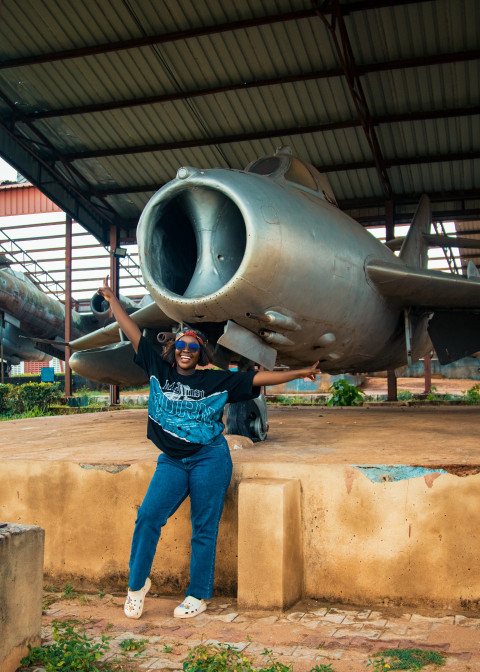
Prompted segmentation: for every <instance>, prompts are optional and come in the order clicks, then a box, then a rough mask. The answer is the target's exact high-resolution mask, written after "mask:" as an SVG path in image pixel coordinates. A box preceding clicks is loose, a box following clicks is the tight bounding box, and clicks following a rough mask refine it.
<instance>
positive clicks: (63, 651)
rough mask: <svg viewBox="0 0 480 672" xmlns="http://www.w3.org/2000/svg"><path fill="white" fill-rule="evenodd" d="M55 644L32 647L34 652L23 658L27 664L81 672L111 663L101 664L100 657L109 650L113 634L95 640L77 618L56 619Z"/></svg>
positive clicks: (95, 671) (91, 671) (92, 671)
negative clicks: (98, 662)
mask: <svg viewBox="0 0 480 672" xmlns="http://www.w3.org/2000/svg"><path fill="white" fill-rule="evenodd" d="M52 625H53V639H54V643H53V644H48V645H47V646H42V647H40V646H37V647H35V648H32V647H31V646H29V647H28V648H29V649H30V653H29V654H28V656H26V657H25V658H22V660H21V661H20V663H21V664H22V665H24V666H30V665H32V664H37V665H42V666H43V667H45V670H46V672H55V671H56V670H72V671H73V670H78V671H79V672H80V671H81V672H100V669H102V670H106V669H109V668H108V666H105V665H101V667H98V666H97V661H98V659H99V658H100V657H101V656H102V655H103V654H104V653H106V651H108V649H109V645H108V640H109V639H111V638H110V637H105V636H104V635H102V641H101V642H99V643H97V644H96V643H94V642H93V641H92V640H91V639H90V638H88V637H87V636H86V634H85V630H84V629H83V627H82V625H81V623H79V621H76V620H75V619H68V620H67V621H58V620H54V621H52Z"/></svg>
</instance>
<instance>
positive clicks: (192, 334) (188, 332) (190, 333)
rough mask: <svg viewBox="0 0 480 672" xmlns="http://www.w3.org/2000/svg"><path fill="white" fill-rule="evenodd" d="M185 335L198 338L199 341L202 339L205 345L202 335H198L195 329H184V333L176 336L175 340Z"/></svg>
mask: <svg viewBox="0 0 480 672" xmlns="http://www.w3.org/2000/svg"><path fill="white" fill-rule="evenodd" d="M184 336H193V338H196V339H197V341H200V343H201V344H202V345H204V343H203V341H202V339H201V338H200V336H198V335H197V334H196V333H195V332H194V331H184V332H183V333H181V334H179V335H178V338H176V339H175V341H178V339H179V338H183V337H184Z"/></svg>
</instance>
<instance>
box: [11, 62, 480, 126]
mask: <svg viewBox="0 0 480 672" xmlns="http://www.w3.org/2000/svg"><path fill="white" fill-rule="evenodd" d="M478 59H480V49H471V50H469V51H458V52H450V53H447V54H436V55H435V56H420V57H418V58H409V59H404V60H394V61H384V62H382V63H366V64H364V65H357V72H358V74H359V75H366V74H370V73H375V72H383V71H391V70H404V69H407V68H420V67H425V66H427V65H436V64H446V63H458V62H462V61H470V60H478ZM342 76H343V70H342V69H341V68H329V69H327V70H314V71H312V72H307V73H305V72H301V73H297V74H293V75H283V76H280V77H267V78H264V79H254V80H252V81H250V82H245V81H241V82H235V83H233V84H225V85H223V86H222V85H218V86H213V87H210V88H201V89H192V90H190V91H173V92H171V93H167V94H164V95H156V96H144V97H136V98H127V99H124V100H116V101H105V102H101V103H91V104H89V105H77V106H75V107H59V108H56V109H55V108H52V109H49V110H38V111H35V112H30V113H27V114H24V115H23V118H24V119H27V120H29V121H36V120H38V119H51V118H54V117H64V116H73V115H76V114H81V115H86V114H93V113H95V112H107V111H111V110H119V109H127V108H132V107H143V106H145V105H157V104H160V105H161V104H163V103H169V102H172V101H176V100H189V99H193V98H203V97H205V96H212V95H217V94H219V93H228V92H230V91H242V90H248V89H259V88H262V87H266V86H280V85H283V84H291V83H296V82H306V81H310V80H320V79H328V78H332V77H342Z"/></svg>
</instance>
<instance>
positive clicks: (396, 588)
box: [0, 451, 480, 608]
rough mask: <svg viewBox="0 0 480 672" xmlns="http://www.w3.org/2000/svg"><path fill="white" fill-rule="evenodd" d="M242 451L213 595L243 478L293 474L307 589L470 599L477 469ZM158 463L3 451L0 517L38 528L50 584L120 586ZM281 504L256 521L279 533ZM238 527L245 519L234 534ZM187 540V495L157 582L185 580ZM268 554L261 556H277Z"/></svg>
mask: <svg viewBox="0 0 480 672" xmlns="http://www.w3.org/2000/svg"><path fill="white" fill-rule="evenodd" d="M242 453H243V456H242V459H241V461H238V460H236V461H235V460H234V475H233V480H232V485H231V487H230V489H229V491H228V494H227V498H226V506H225V512H224V515H223V518H222V521H221V525H220V533H219V542H218V552H217V571H216V584H215V591H216V594H228V595H235V594H236V591H237V578H238V575H239V572H238V538H239V530H238V515H239V486H240V483H241V482H242V481H244V479H259V478H265V479H281V480H282V479H283V481H285V480H286V481H288V480H289V479H293V480H295V481H297V482H298V484H299V487H298V500H299V509H298V510H299V520H300V521H301V522H300V523H298V525H300V526H301V530H299V531H298V530H296V531H295V532H296V533H297V532H298V539H299V541H298V543H299V544H300V545H301V552H300V553H299V554H298V558H297V560H295V561H294V562H296V563H297V565H296V566H297V567H298V572H299V573H301V575H302V576H303V579H302V585H303V588H302V593H303V596H305V597H312V598H318V599H324V600H329V601H343V602H350V603H360V604H365V605H367V604H368V605H378V604H384V603H391V604H408V605H412V606H413V605H419V606H422V607H425V606H430V605H434V606H439V607H451V608H455V607H459V606H464V607H475V606H478V603H479V600H480V573H479V572H478V571H477V565H478V548H479V541H480V524H479V523H480V509H479V506H478V501H479V494H480V474H473V475H470V476H467V477H463V478H462V477H459V476H455V475H452V474H448V473H442V472H441V471H438V470H437V471H435V470H429V469H421V468H418V469H417V468H414V467H413V468H412V467H404V468H399V469H397V470H395V469H394V468H391V467H381V466H380V467H371V468H369V469H362V468H359V467H352V466H347V465H341V464H330V465H325V464H323V465H322V464H308V463H302V461H301V459H298V461H296V462H294V463H292V462H289V463H274V462H270V461H269V462H259V461H249V460H248V456H247V455H245V453H248V451H242ZM154 466H155V463H154V462H149V463H136V464H131V465H130V466H126V465H123V466H112V467H109V466H108V465H101V466H97V467H95V468H91V467H88V468H87V466H86V465H84V466H81V465H80V464H76V463H73V462H54V461H50V462H45V461H23V460H18V461H16V460H11V461H9V462H8V468H2V469H0V492H1V493H2V497H1V498H0V519H4V520H12V521H15V522H18V523H24V524H28V525H40V526H42V527H43V528H45V533H46V545H45V571H46V574H47V575H48V579H47V580H48V582H51V583H54V584H57V585H59V584H64V583H65V581H66V580H73V582H74V585H76V586H78V587H82V586H83V587H85V588H95V589H97V590H98V588H99V587H102V588H103V589H108V590H115V589H120V590H124V589H125V586H126V584H127V578H128V576H127V572H128V557H129V550H130V540H131V535H132V531H133V526H134V521H135V516H136V511H137V509H138V507H139V506H140V504H141V501H142V498H143V496H144V494H145V492H146V489H147V486H148V482H149V479H150V477H151V475H152V473H153V470H154ZM402 469H403V470H402ZM379 474H380V475H381V477H379V476H378V475H379ZM295 496H297V495H295ZM279 501H281V500H279ZM295 506H296V504H293V505H292V507H293V509H295ZM247 509H248V507H247ZM293 509H292V510H293ZM277 513H278V512H277ZM277 513H275V512H272V513H269V512H268V510H267V509H264V510H262V515H263V517H264V521H263V528H264V529H268V528H269V520H265V518H266V517H268V516H271V525H270V528H271V529H272V530H274V531H275V534H282V535H285V534H288V526H286V527H285V529H284V528H283V527H282V529H281V531H279V524H278V520H279V518H278V516H277ZM275 516H277V518H275ZM275 521H277V522H275ZM252 523H253V521H252ZM282 525H283V523H282ZM251 530H252V531H251V536H252V548H253V547H254V545H255V535H258V530H256V528H255V526H254V525H253V524H252V528H251ZM245 536H247V538H248V529H247V530H245V528H244V529H243V530H242V539H243V542H242V543H245ZM189 539H190V522H189V504H188V501H187V502H185V503H184V504H183V505H182V507H181V508H180V509H179V511H178V512H177V513H176V514H175V516H174V517H173V518H172V519H171V520H170V521H169V523H168V524H167V526H166V528H165V530H164V533H163V535H162V538H161V540H160V542H159V545H158V550H157V555H156V559H155V562H154V566H153V570H152V574H151V577H152V582H153V585H154V591H155V592H160V593H164V594H168V593H170V594H173V593H179V592H181V591H183V590H184V588H185V587H186V585H187V581H188V568H189ZM280 542H281V543H280ZM280 542H279V545H278V548H283V547H284V546H282V544H283V542H282V540H280ZM275 543H277V541H276V542H275ZM267 546H268V545H267ZM265 552H267V551H265ZM272 555H273V556H274V555H275V554H274V553H273V554H270V555H269V557H268V558H267V560H268V562H270V563H275V562H277V559H278V558H277V557H272ZM244 557H245V556H244ZM262 563H263V560H262V559H261V558H260V556H259V561H258V563H257V564H256V565H255V563H253V564H252V566H251V568H250V569H249V571H251V572H254V571H255V566H256V567H257V571H259V572H260V571H261V567H262V566H264V565H262ZM293 566H295V564H294V565H293ZM291 567H292V565H291V563H290V569H289V571H292V570H291ZM262 571H263V570H262ZM252 583H254V582H252ZM248 599H249V598H248V596H247V598H246V599H245V602H248ZM256 599H257V603H258V601H259V600H261V599H262V597H261V595H260V597H259V598H256ZM259 606H262V605H261V604H259Z"/></svg>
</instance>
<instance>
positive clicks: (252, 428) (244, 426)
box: [227, 394, 268, 442]
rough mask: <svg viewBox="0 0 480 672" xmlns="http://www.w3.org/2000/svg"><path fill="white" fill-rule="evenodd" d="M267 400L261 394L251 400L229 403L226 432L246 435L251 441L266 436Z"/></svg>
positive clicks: (259, 439) (263, 438)
mask: <svg viewBox="0 0 480 672" xmlns="http://www.w3.org/2000/svg"><path fill="white" fill-rule="evenodd" d="M267 432H268V423H267V402H266V400H265V397H264V396H263V394H261V395H260V396H259V397H257V398H256V399H252V400H251V401H238V402H237V403H235V404H229V405H228V409H227V434H240V436H248V438H249V439H252V441H253V442H257V441H265V439H266V438H267Z"/></svg>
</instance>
